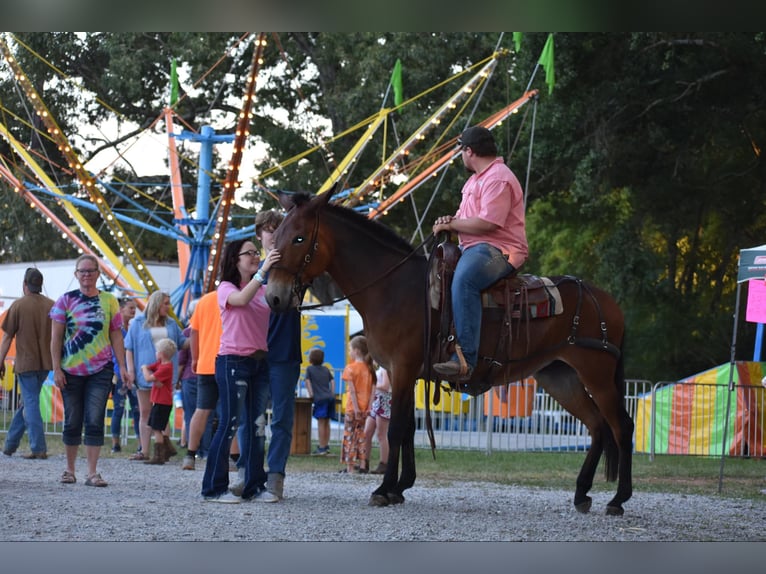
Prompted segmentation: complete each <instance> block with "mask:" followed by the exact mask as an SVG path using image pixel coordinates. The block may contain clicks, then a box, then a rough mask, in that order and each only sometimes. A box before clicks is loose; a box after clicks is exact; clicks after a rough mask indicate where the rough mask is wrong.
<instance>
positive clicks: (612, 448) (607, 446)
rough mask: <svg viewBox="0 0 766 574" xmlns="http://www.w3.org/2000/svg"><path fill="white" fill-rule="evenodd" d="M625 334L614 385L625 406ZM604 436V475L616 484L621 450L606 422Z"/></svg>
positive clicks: (615, 371) (604, 423)
mask: <svg viewBox="0 0 766 574" xmlns="http://www.w3.org/2000/svg"><path fill="white" fill-rule="evenodd" d="M624 357H625V334H624V333H623V336H622V343H621V344H620V357H619V359H617V367H616V368H615V370H614V384H615V386H616V387H617V395H618V396H619V397H620V400H621V401H622V404H623V406H624V404H625V393H626V389H627V384H626V383H625V360H624ZM602 424H603V427H604V428H603V432H602V436H603V437H604V439H603V440H604V443H603V444H604V473H605V475H606V480H607V481H608V482H614V481H615V480H617V476H618V470H619V461H620V449H619V445H618V444H617V439H616V438H615V436H614V433H613V432H612V429H611V428H610V427H609V425H608V424H607V423H606V421H604V422H603V423H602Z"/></svg>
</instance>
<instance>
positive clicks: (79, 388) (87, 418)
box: [50, 255, 133, 486]
mask: <svg viewBox="0 0 766 574" xmlns="http://www.w3.org/2000/svg"><path fill="white" fill-rule="evenodd" d="M74 274H75V277H76V278H77V281H78V282H79V284H80V288H79V289H75V290H74V291H69V292H67V293H64V294H63V295H62V296H61V297H59V298H58V300H57V301H56V303H55V304H54V305H53V308H52V309H51V311H50V318H51V320H52V329H51V359H52V360H53V382H54V383H55V384H56V386H57V387H58V388H59V389H61V396H62V398H63V399H64V431H63V433H62V440H63V442H64V448H65V451H66V459H67V468H66V470H65V471H64V473H63V474H62V475H61V482H62V483H64V484H73V483H75V482H76V481H77V479H76V478H75V462H76V460H77V451H78V450H79V447H80V444H81V443H82V442H85V450H86V454H87V461H88V475H87V478H86V480H85V484H86V485H87V486H106V485H107V483H106V481H105V480H104V479H103V478H101V475H100V474H99V473H98V472H97V470H96V466H97V464H98V457H99V454H100V452H101V447H102V446H103V444H104V412H105V409H106V402H107V399H108V398H109V392H110V390H111V387H112V376H113V374H114V368H113V365H112V352H113V351H112V350H113V349H114V353H115V354H116V356H117V361H118V366H119V369H120V372H122V373H124V375H123V379H124V382H125V385H126V386H127V387H128V388H130V387H132V384H133V380H132V378H130V377H129V376H128V370H127V368H126V367H125V350H124V344H123V339H122V329H121V327H122V318H121V317H120V306H119V304H118V303H117V299H115V298H114V297H113V296H112V295H111V294H109V293H106V292H103V291H100V290H99V289H98V288H97V287H96V284H97V282H98V276H99V268H98V260H97V259H96V258H95V257H94V256H92V255H81V256H80V257H79V258H78V259H77V261H76V262H75V272H74ZM83 427H84V428H85V438H84V441H83V436H82V435H83Z"/></svg>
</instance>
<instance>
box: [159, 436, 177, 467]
mask: <svg viewBox="0 0 766 574" xmlns="http://www.w3.org/2000/svg"><path fill="white" fill-rule="evenodd" d="M163 444H164V445H165V462H167V461H169V460H170V457H173V456H175V455H177V454H178V451H177V450H176V449H175V447H174V446H173V441H171V440H170V437H169V436H165V437H164V439H163Z"/></svg>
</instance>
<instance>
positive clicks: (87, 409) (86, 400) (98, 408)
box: [61, 365, 114, 446]
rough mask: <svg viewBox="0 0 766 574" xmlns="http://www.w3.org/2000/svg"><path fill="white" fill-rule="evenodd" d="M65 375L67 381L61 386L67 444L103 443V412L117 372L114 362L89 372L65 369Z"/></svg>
mask: <svg viewBox="0 0 766 574" xmlns="http://www.w3.org/2000/svg"><path fill="white" fill-rule="evenodd" d="M65 375H66V385H65V386H64V388H63V389H62V390H61V398H63V399H64V431H63V432H62V433H61V440H62V442H63V443H64V444H65V445H67V446H79V445H80V444H82V443H83V442H84V443H85V446H104V416H105V415H106V402H107V400H108V399H109V393H110V392H111V390H112V376H113V375H114V371H113V370H112V367H111V365H109V366H108V367H105V368H103V369H102V370H100V371H98V372H97V373H92V374H90V375H84V376H78V375H70V374H69V373H66V372H65ZM83 426H84V427H85V440H84V441H83V437H82V434H83Z"/></svg>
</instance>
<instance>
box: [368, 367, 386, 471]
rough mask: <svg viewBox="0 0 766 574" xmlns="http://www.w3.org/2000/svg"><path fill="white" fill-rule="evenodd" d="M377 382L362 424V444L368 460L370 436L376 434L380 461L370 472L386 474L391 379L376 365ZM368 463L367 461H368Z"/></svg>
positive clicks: (384, 370)
mask: <svg viewBox="0 0 766 574" xmlns="http://www.w3.org/2000/svg"><path fill="white" fill-rule="evenodd" d="M375 374H376V376H377V379H378V382H377V383H376V384H375V395H374V398H373V399H372V407H371V408H370V414H369V416H368V417H367V422H366V423H365V425H364V444H365V449H366V452H367V458H368V460H369V456H370V452H371V451H372V437H373V435H375V434H377V436H378V444H379V445H380V462H379V463H378V466H377V468H375V469H374V470H371V471H370V474H386V468H387V465H388V423H389V421H390V420H391V381H389V379H388V371H386V369H384V368H383V367H378V370H377V371H376V372H375ZM368 464H369V463H368Z"/></svg>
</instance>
